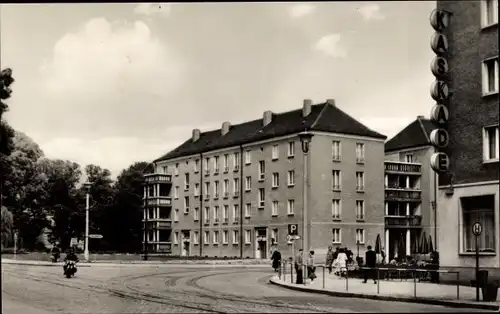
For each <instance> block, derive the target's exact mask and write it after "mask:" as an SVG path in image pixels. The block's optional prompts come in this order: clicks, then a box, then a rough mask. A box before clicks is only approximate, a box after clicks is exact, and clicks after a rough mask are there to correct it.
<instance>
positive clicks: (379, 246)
mask: <svg viewBox="0 0 500 314" xmlns="http://www.w3.org/2000/svg"><path fill="white" fill-rule="evenodd" d="M381 252H382V241H381V240H380V234H377V238H376V239H375V253H376V254H380V253H381Z"/></svg>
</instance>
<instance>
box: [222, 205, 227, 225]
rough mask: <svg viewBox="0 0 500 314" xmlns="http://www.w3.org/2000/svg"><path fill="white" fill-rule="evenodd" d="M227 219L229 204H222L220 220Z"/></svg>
mask: <svg viewBox="0 0 500 314" xmlns="http://www.w3.org/2000/svg"><path fill="white" fill-rule="evenodd" d="M228 220H229V205H224V210H223V211H222V221H223V222H227V221H228Z"/></svg>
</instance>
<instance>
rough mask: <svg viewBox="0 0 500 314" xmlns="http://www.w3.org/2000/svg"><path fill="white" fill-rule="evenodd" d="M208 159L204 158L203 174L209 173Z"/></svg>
mask: <svg viewBox="0 0 500 314" xmlns="http://www.w3.org/2000/svg"><path fill="white" fill-rule="evenodd" d="M209 167H210V157H207V158H205V165H203V168H205V174H209V173H210V169H209Z"/></svg>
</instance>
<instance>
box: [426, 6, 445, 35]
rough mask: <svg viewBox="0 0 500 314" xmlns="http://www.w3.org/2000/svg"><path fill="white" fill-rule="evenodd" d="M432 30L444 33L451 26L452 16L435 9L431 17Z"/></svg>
mask: <svg viewBox="0 0 500 314" xmlns="http://www.w3.org/2000/svg"><path fill="white" fill-rule="evenodd" d="M429 21H430V22H431V26H432V28H434V30H435V31H438V32H439V31H442V30H443V29H445V28H447V27H448V25H450V14H449V13H448V12H445V11H441V10H437V9H434V10H433V11H432V12H431V15H430V16H429Z"/></svg>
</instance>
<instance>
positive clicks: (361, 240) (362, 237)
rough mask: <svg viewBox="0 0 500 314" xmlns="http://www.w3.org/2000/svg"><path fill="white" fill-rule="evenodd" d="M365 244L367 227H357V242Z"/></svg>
mask: <svg viewBox="0 0 500 314" xmlns="http://www.w3.org/2000/svg"><path fill="white" fill-rule="evenodd" d="M358 242H359V244H365V229H356V243H358Z"/></svg>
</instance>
